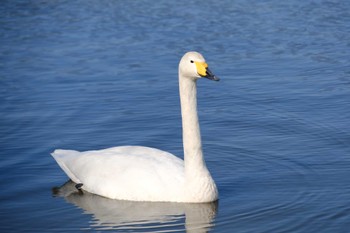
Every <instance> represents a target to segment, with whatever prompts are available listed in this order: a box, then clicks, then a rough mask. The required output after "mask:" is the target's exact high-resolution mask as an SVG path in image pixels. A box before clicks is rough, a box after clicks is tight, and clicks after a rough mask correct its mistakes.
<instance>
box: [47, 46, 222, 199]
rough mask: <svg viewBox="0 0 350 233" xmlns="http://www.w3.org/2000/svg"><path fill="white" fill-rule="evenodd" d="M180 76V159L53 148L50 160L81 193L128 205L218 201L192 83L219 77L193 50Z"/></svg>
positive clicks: (143, 152) (121, 150)
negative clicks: (205, 154)
mask: <svg viewBox="0 0 350 233" xmlns="http://www.w3.org/2000/svg"><path fill="white" fill-rule="evenodd" d="M178 72H179V91H180V102H181V116H182V137H183V149H184V160H182V159H180V158H178V157H176V156H175V155H172V154H170V153H168V152H165V151H162V150H158V149H155V148H150V147H143V146H118V147H113V148H108V149H103V150H93V151H85V152H79V151H75V150H62V149H56V150H55V151H54V152H53V153H52V154H51V155H52V156H53V158H54V159H55V160H56V162H57V163H58V165H59V166H60V167H61V169H62V170H63V171H64V172H65V173H66V174H67V176H68V177H69V178H70V179H71V180H72V181H73V182H75V183H76V184H77V186H76V187H77V188H78V189H79V190H84V191H87V192H90V193H93V194H97V195H100V196H103V197H107V198H110V199H119V200H129V201H153V202H185V203H206V202H213V201H216V200H217V199H218V190H217V187H216V184H215V182H214V180H213V178H212V177H211V175H210V172H209V171H208V169H207V167H206V164H205V161H204V158H203V151H202V142H201V135H200V128H199V122H198V115H197V88H196V85H197V84H196V83H197V80H198V79H199V78H208V79H210V80H214V81H218V80H219V78H218V77H216V76H215V75H214V74H213V73H212V72H211V71H210V70H209V68H208V65H207V63H206V61H205V59H204V58H203V56H202V55H201V54H200V53H198V52H194V51H191V52H187V53H186V54H185V55H184V56H183V57H182V58H181V60H180V63H179V69H178Z"/></svg>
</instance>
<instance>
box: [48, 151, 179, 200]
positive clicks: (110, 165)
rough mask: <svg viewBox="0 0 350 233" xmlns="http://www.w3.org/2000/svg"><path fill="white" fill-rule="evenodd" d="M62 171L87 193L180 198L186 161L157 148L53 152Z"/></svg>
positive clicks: (118, 197)
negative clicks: (80, 184)
mask: <svg viewBox="0 0 350 233" xmlns="http://www.w3.org/2000/svg"><path fill="white" fill-rule="evenodd" d="M52 156H53V157H54V158H55V160H56V161H57V163H58V164H59V166H60V167H61V168H62V170H63V171H64V172H65V173H66V174H67V175H68V177H69V178H70V179H72V180H73V181H74V182H75V183H82V184H83V186H82V188H83V189H84V190H86V191H88V192H91V193H94V194H98V195H101V196H105V197H108V198H112V199H122V200H133V201H180V200H179V198H181V197H182V196H183V192H184V162H183V160H181V159H179V158H178V157H176V156H174V155H172V154H170V153H168V152H165V151H162V150H158V149H154V148H149V147H142V146H121V147H113V148H109V149H104V150H94V151H85V152H79V151H74V150H61V149H58V150H55V151H54V152H53V153H52Z"/></svg>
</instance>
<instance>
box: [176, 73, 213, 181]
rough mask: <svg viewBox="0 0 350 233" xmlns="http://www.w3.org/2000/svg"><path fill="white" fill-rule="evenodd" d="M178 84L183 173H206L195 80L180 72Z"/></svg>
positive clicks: (188, 175)
mask: <svg viewBox="0 0 350 233" xmlns="http://www.w3.org/2000/svg"><path fill="white" fill-rule="evenodd" d="M179 86H180V101H181V115H182V138H183V147H184V160H185V173H186V177H187V178H190V177H193V176H196V174H197V175H198V172H200V173H202V172H205V173H207V168H206V165H205V162H204V159H203V151H202V142H201V133H200V128H199V121H198V115H197V84H196V81H195V80H192V79H190V78H186V77H182V76H181V73H180V74H179Z"/></svg>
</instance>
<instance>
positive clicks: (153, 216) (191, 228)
mask: <svg viewBox="0 0 350 233" xmlns="http://www.w3.org/2000/svg"><path fill="white" fill-rule="evenodd" d="M53 194H54V195H55V196H59V197H64V198H65V199H66V200H67V201H68V202H69V203H72V204H74V205H76V206H78V207H80V208H81V209H83V210H84V211H85V212H86V213H87V214H92V215H93V220H92V221H91V224H90V226H91V228H93V229H100V230H101V229H103V230H110V229H113V230H120V231H126V230H128V231H129V230H132V231H145V230H147V231H153V232H161V231H164V230H165V229H168V230H169V229H172V231H173V230H174V229H178V230H183V229H184V228H185V229H186V232H207V231H209V229H210V228H211V227H212V226H213V221H214V218H215V215H216V212H217V208H218V202H213V203H202V204H189V203H171V202H135V201H122V200H112V199H108V198H104V197H101V196H98V195H95V194H91V193H88V192H86V191H84V192H82V191H78V190H77V189H76V188H75V183H73V182H72V181H68V182H67V183H65V184H64V185H63V186H62V187H59V188H53Z"/></svg>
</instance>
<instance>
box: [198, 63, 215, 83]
mask: <svg viewBox="0 0 350 233" xmlns="http://www.w3.org/2000/svg"><path fill="white" fill-rule="evenodd" d="M195 64H196V67H197V72H198V74H199V75H200V76H201V77H203V78H207V79H210V80H214V81H219V80H220V79H219V78H218V77H216V76H215V75H214V74H213V73H212V72H211V71H210V70H209V68H208V64H207V63H205V62H195Z"/></svg>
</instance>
